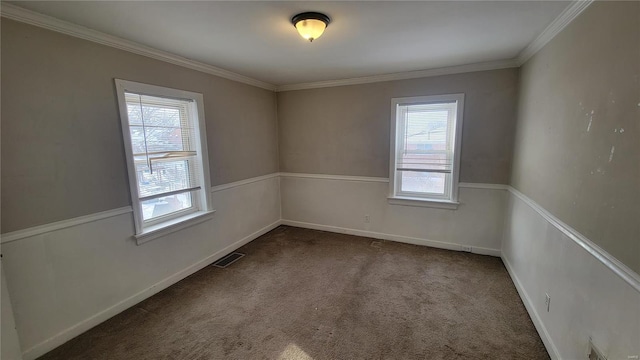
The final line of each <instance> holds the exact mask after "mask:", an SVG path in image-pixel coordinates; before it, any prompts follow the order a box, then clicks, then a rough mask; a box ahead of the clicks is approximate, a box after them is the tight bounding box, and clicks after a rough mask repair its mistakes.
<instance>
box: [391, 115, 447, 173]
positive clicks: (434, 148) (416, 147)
mask: <svg viewBox="0 0 640 360" xmlns="http://www.w3.org/2000/svg"><path fill="white" fill-rule="evenodd" d="M445 106H448V105H447V104H445ZM430 107H431V108H430V109H424V108H422V109H421V105H415V106H408V107H407V112H406V123H405V125H404V129H405V130H404V134H402V136H403V137H404V138H403V139H401V140H402V142H400V143H401V144H403V147H402V149H401V154H399V155H400V158H399V159H398V167H399V168H402V169H409V170H410V169H422V170H451V151H450V149H451V144H450V141H449V138H450V137H449V134H450V129H449V128H450V126H451V124H449V122H448V120H449V118H450V114H449V110H448V109H446V108H445V109H433V107H434V105H430Z"/></svg>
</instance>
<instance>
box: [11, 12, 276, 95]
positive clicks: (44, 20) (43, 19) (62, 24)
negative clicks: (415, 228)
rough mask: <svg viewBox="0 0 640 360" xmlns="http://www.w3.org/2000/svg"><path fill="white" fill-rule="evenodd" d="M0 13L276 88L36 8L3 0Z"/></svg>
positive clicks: (103, 43)
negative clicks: (28, 8) (32, 9)
mask: <svg viewBox="0 0 640 360" xmlns="http://www.w3.org/2000/svg"><path fill="white" fill-rule="evenodd" d="M0 13H1V15H2V16H3V17H5V18H7V19H11V20H15V21H20V22H23V23H26V24H30V25H34V26H38V27H41V28H44V29H47V30H52V31H56V32H59V33H62V34H66V35H70V36H73V37H77V38H80V39H84V40H89V41H92V42H95V43H98V44H102V45H106V46H110V47H113V48H116V49H120V50H124V51H128V52H131V53H134V54H138V55H142V56H146V57H149V58H152V59H156V60H160V61H164V62H167V63H170V64H174V65H178V66H182V67H185V68H188V69H192V70H196V71H200V72H203V73H207V74H211V75H215V76H218V77H221V78H225V79H229V80H233V81H237V82H240V83H243V84H248V85H252V86H256V87H259V88H263V89H266V90H270V91H275V90H276V86H275V85H273V84H269V83H266V82H264V81H260V80H257V79H253V78H250V77H248V76H244V75H240V74H237V73H234V72H231V71H228V70H224V69H221V68H219V67H215V66H212V65H209V64H205V63H202V62H199V61H195V60H190V59H187V58H184V57H182V56H178V55H175V54H172V53H170V52H167V51H163V50H158V49H154V48H152V47H149V46H146V45H142V44H139V43H136V42H133V41H130V40H126V39H123V38H119V37H117V36H113V35H109V34H105V33H103V32H100V31H96V30H93V29H89V28H86V27H84V26H80V25H76V24H73V23H70V22H67V21H64V20H60V19H56V18H54V17H51V16H48V15H44V14H40V13H37V12H35V11H31V10H27V9H23V8H21V7H19V6H15V5H12V4H7V3H6V2H4V1H3V2H2V6H1V7H0Z"/></svg>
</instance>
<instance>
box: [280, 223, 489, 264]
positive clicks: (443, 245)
mask: <svg viewBox="0 0 640 360" xmlns="http://www.w3.org/2000/svg"><path fill="white" fill-rule="evenodd" d="M282 225H287V226H293V227H299V228H305V229H313V230H321V231H328V232H333V233H338V234H349V235H356V236H363V237H368V238H374V239H381V240H389V241H397V242H401V243H406V244H413V245H420V246H429V247H434V248H438V249H447V250H454V251H465V252H468V251H467V250H466V249H467V248H471V249H472V250H471V252H472V253H474V254H481V255H490V256H495V257H500V255H501V252H500V249H489V248H483V247H477V246H472V245H461V244H454V243H449V242H444V241H435V240H427V239H420V238H415V237H409V236H401V235H392V234H385V233H380V232H375V231H366V230H358V229H349V228H343V227H338V226H330V225H322V224H313V223H307V222H302V221H293V220H285V219H282Z"/></svg>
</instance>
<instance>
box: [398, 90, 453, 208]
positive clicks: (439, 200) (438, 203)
mask: <svg viewBox="0 0 640 360" xmlns="http://www.w3.org/2000/svg"><path fill="white" fill-rule="evenodd" d="M454 101H455V102H456V105H457V109H456V120H455V129H454V131H455V135H454V139H453V141H454V144H453V145H454V146H453V149H454V151H453V168H452V170H451V184H450V186H451V193H450V196H442V195H436V196H430V195H428V194H420V193H412V194H410V195H408V194H401V193H399V191H398V186H399V183H400V181H399V180H397V179H396V175H397V172H396V168H397V166H396V165H397V159H398V158H397V154H396V150H397V149H396V145H397V135H398V133H400V132H401V131H402V130H401V129H400V128H399V127H401V126H402V124H400V123H399V122H398V118H397V116H398V107H399V106H400V105H422V104H436V103H450V102H454ZM463 119H464V94H462V93H460V94H446V95H430V96H414V97H403V98H393V99H391V127H390V130H391V131H390V146H389V149H390V151H389V196H388V201H389V203H390V204H394V205H408V206H421V207H435V208H444V209H456V208H457V207H458V205H459V204H460V203H459V202H458V183H459V180H460V150H461V148H462V127H463ZM447 186H449V185H447Z"/></svg>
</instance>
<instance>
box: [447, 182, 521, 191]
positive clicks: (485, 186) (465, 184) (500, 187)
mask: <svg viewBox="0 0 640 360" xmlns="http://www.w3.org/2000/svg"><path fill="white" fill-rule="evenodd" d="M458 187H460V188H467V189H487V190H505V191H507V190H509V185H505V184H486V183H468V182H461V183H459V184H458Z"/></svg>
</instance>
